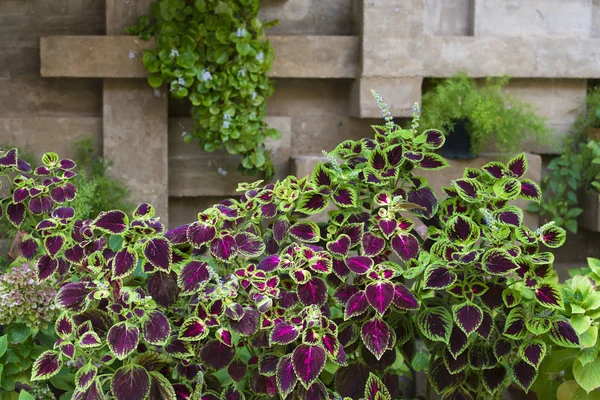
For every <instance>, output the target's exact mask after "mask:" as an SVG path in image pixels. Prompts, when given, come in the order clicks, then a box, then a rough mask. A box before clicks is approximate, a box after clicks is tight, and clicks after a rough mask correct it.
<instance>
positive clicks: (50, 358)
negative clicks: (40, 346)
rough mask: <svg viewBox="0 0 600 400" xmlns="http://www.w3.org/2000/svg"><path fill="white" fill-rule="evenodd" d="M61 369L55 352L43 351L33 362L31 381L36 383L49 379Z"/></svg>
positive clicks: (59, 360)
mask: <svg viewBox="0 0 600 400" xmlns="http://www.w3.org/2000/svg"><path fill="white" fill-rule="evenodd" d="M61 368H62V361H61V358H60V355H59V353H57V352H56V351H50V350H49V351H45V352H43V353H42V354H40V356H39V357H38V358H37V360H35V362H34V363H33V367H32V372H31V380H32V381H38V380H42V379H49V378H51V377H53V376H54V375H56V374H58V372H59V371H60V369H61Z"/></svg>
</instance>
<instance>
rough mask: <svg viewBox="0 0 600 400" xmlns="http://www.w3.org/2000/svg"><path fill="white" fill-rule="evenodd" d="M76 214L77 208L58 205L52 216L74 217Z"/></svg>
mask: <svg viewBox="0 0 600 400" xmlns="http://www.w3.org/2000/svg"><path fill="white" fill-rule="evenodd" d="M74 216H75V209H74V208H72V207H58V208H55V209H54V210H53V211H52V218H58V219H66V220H69V219H72V218H73V217H74Z"/></svg>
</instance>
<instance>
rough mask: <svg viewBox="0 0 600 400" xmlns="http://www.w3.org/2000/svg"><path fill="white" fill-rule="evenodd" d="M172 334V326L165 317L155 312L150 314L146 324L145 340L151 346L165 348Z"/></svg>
mask: <svg viewBox="0 0 600 400" xmlns="http://www.w3.org/2000/svg"><path fill="white" fill-rule="evenodd" d="M170 334H171V325H169V320H168V319H167V317H165V315H164V314H163V313H162V312H160V311H158V310H154V311H152V312H150V313H149V314H148V319H147V320H146V322H145V323H144V329H143V336H144V340H145V341H146V342H148V343H150V344H153V345H157V346H163V345H164V344H165V343H166V341H167V339H168V338H169V335H170Z"/></svg>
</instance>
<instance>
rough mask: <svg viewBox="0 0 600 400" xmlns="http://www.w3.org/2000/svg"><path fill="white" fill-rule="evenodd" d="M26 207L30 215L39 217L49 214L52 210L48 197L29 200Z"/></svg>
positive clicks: (50, 200)
mask: <svg viewBox="0 0 600 400" xmlns="http://www.w3.org/2000/svg"><path fill="white" fill-rule="evenodd" d="M27 206H28V207H29V211H31V213H32V214H34V215H41V214H44V213H48V212H50V211H51V210H52V206H53V203H52V199H51V198H50V196H39V197H36V198H34V199H30V200H29V203H28V205H27Z"/></svg>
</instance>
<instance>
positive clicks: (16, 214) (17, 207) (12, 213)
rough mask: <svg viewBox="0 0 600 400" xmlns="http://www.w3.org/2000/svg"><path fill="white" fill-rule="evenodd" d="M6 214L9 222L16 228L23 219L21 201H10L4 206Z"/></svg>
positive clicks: (23, 208) (23, 207) (23, 211)
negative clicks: (15, 202) (16, 202)
mask: <svg viewBox="0 0 600 400" xmlns="http://www.w3.org/2000/svg"><path fill="white" fill-rule="evenodd" d="M6 216H7V217H8V220H9V221H10V223H11V224H13V225H14V226H16V227H17V228H18V227H19V226H21V224H22V223H23V220H24V219H25V205H24V204H22V203H18V204H14V203H10V204H9V205H7V206H6Z"/></svg>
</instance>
